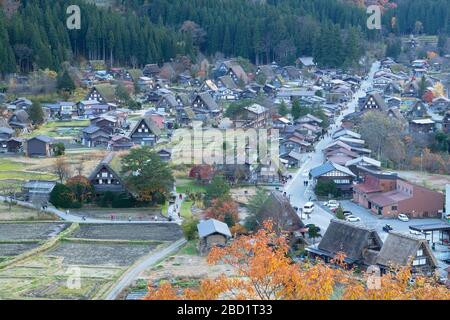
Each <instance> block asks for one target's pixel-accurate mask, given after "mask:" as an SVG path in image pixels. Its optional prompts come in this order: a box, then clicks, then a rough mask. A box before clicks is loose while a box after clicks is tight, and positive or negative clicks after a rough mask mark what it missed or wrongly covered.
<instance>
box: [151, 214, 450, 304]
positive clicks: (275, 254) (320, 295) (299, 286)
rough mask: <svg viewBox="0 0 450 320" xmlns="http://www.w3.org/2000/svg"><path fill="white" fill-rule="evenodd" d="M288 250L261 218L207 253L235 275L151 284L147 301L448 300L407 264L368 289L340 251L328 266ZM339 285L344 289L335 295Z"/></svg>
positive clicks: (212, 261) (448, 294)
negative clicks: (251, 230) (191, 284)
mask: <svg viewBox="0 0 450 320" xmlns="http://www.w3.org/2000/svg"><path fill="white" fill-rule="evenodd" d="M287 253H288V244H287V241H286V238H285V237H279V236H277V235H276V234H275V232H274V231H273V224H272V222H265V228H264V229H261V230H259V231H258V232H257V233H256V234H254V235H252V236H241V237H239V238H238V239H236V240H235V241H234V242H233V243H232V244H231V245H229V246H228V247H226V248H214V249H213V250H212V251H211V252H210V254H209V256H208V262H209V263H210V264H218V263H225V264H228V265H229V266H231V267H232V269H233V270H234V273H235V275H234V276H233V277H227V276H225V275H222V276H220V277H219V278H217V279H206V280H203V281H201V282H200V285H199V287H198V288H196V289H187V290H177V289H174V288H173V287H172V286H171V285H170V284H168V283H164V284H162V285H161V286H160V288H159V289H157V288H154V287H153V286H149V293H148V294H147V296H146V297H145V300H165V299H166V300H171V299H188V300H215V299H234V300H248V299H256V300H276V299H280V300H327V299H331V298H332V297H333V298H341V299H348V300H353V299H359V300H363V299H367V300H372V299H374V300H378V299H450V291H449V290H448V289H446V288H445V287H442V286H440V285H437V284H436V283H435V282H434V280H432V279H426V278H422V277H418V278H417V280H416V284H415V285H411V284H410V283H409V279H410V276H411V274H410V270H409V269H408V268H402V269H399V270H398V271H396V272H393V273H390V274H387V275H383V276H382V277H381V279H380V281H381V284H382V285H381V289H379V290H369V289H368V288H367V277H368V275H367V274H363V275H362V276H361V275H357V274H355V273H354V272H353V270H348V268H346V267H347V266H346V264H345V262H344V259H345V255H344V254H342V253H339V254H337V255H336V257H335V258H334V260H333V261H332V264H331V265H327V264H325V263H323V262H321V261H319V260H317V261H309V262H308V261H307V262H303V263H293V262H292V260H291V259H290V258H289V257H288V255H287ZM336 266H338V268H336ZM338 286H339V287H343V288H344V289H343V293H342V294H338V295H337V296H336V292H337V291H336V288H337V287H338Z"/></svg>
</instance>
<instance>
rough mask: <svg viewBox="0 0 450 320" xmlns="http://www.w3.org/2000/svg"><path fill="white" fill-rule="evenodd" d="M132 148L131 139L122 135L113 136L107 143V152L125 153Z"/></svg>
mask: <svg viewBox="0 0 450 320" xmlns="http://www.w3.org/2000/svg"><path fill="white" fill-rule="evenodd" d="M133 146H134V143H133V141H131V138H129V137H127V136H124V135H114V136H112V137H111V140H109V142H108V148H107V149H108V150H111V151H125V150H129V149H131V148H132V147H133Z"/></svg>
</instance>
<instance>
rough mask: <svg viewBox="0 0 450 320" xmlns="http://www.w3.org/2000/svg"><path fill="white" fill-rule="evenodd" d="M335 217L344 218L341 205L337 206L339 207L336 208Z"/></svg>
mask: <svg viewBox="0 0 450 320" xmlns="http://www.w3.org/2000/svg"><path fill="white" fill-rule="evenodd" d="M336 218H337V219H339V220H345V216H344V210H342V207H341V206H339V208H337V209H336Z"/></svg>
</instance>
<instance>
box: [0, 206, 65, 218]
mask: <svg viewBox="0 0 450 320" xmlns="http://www.w3.org/2000/svg"><path fill="white" fill-rule="evenodd" d="M0 220H2V221H5V220H6V221H11V220H12V221H30V220H47V221H48V220H58V217H57V216H56V215H53V214H50V213H43V212H41V211H39V210H34V209H30V208H24V207H20V206H18V205H11V208H10V207H9V204H6V203H0Z"/></svg>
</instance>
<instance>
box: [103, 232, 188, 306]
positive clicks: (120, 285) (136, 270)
mask: <svg viewBox="0 0 450 320" xmlns="http://www.w3.org/2000/svg"><path fill="white" fill-rule="evenodd" d="M186 242H187V241H186V240H185V239H180V240H178V241H176V242H174V243H172V244H171V245H170V246H168V247H167V248H164V249H163V250H161V251H158V252H156V253H154V254H152V255H150V256H149V257H147V258H145V259H144V260H143V261H142V262H140V263H139V264H137V265H136V266H134V267H132V268H131V269H129V270H127V271H126V272H125V274H124V275H123V276H122V277H121V279H120V280H119V282H117V283H116V284H115V285H114V287H113V288H112V289H110V290H109V292H108V294H107V295H106V298H105V300H115V299H117V297H118V296H119V294H120V293H121V292H122V291H123V290H124V289H126V288H127V287H128V286H129V285H131V284H132V283H133V281H134V280H135V279H136V278H137V277H138V276H139V274H140V273H141V272H143V271H144V270H146V269H147V268H149V267H151V266H153V265H155V264H156V263H158V262H159V261H161V260H162V259H164V258H166V257H168V256H170V255H171V254H173V253H175V252H177V251H178V250H179V249H180V248H181V247H182V246H183V245H184V244H185V243H186Z"/></svg>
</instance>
